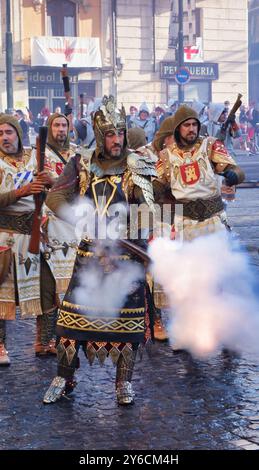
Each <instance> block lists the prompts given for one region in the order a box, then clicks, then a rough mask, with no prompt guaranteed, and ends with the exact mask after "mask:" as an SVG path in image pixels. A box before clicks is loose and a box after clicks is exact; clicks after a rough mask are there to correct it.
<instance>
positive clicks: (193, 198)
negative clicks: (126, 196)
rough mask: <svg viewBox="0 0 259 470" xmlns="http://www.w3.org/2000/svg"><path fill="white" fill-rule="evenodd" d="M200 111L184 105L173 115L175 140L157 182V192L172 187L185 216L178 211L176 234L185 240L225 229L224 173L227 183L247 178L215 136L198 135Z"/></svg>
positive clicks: (160, 165)
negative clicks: (222, 185)
mask: <svg viewBox="0 0 259 470" xmlns="http://www.w3.org/2000/svg"><path fill="white" fill-rule="evenodd" d="M199 131H200V121H199V119H198V115H197V113H196V112H195V111H194V110H193V109H192V108H190V107H188V106H181V107H180V108H179V109H178V110H177V112H176V113H175V116H174V139H175V142H174V143H173V144H172V145H170V146H169V147H168V148H167V149H165V150H164V151H163V152H161V154H160V160H159V162H158V164H157V171H158V174H159V178H158V180H157V181H155V182H154V187H155V190H156V193H157V194H158V195H160V194H161V190H164V189H165V188H170V190H171V193H172V195H173V196H174V198H175V200H176V204H182V207H183V216H182V217H181V216H180V215H177V214H175V218H174V223H175V231H176V236H179V235H180V234H181V235H183V238H184V239H185V240H192V239H193V238H195V237H197V236H199V235H203V234H208V233H212V232H215V231H218V230H222V229H223V228H224V226H225V224H226V215H225V212H224V205H223V202H222V199H221V194H220V190H221V181H219V180H218V176H217V175H218V174H220V175H223V176H224V177H225V180H226V184H227V185H228V186H232V185H236V184H239V183H241V182H242V181H243V180H244V173H243V171H242V170H241V169H240V168H239V167H238V166H237V165H236V163H235V161H234V160H233V158H232V157H231V156H230V155H229V154H228V152H227V150H226V149H225V147H224V145H223V143H222V142H221V141H218V140H216V139H215V138H212V137H205V138H200V137H199Z"/></svg>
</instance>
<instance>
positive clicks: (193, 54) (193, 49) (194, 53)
mask: <svg viewBox="0 0 259 470" xmlns="http://www.w3.org/2000/svg"><path fill="white" fill-rule="evenodd" d="M183 50H184V62H203V49H202V38H196V45H195V46H184V49H183Z"/></svg>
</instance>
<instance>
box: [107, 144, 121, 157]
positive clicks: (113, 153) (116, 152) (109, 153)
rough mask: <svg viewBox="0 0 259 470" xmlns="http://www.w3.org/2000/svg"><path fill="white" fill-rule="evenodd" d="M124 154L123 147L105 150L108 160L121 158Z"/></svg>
mask: <svg viewBox="0 0 259 470" xmlns="http://www.w3.org/2000/svg"><path fill="white" fill-rule="evenodd" d="M121 154H122V147H121V145H115V146H114V147H112V148H111V149H110V150H107V149H105V156H106V157H108V158H120V157H121Z"/></svg>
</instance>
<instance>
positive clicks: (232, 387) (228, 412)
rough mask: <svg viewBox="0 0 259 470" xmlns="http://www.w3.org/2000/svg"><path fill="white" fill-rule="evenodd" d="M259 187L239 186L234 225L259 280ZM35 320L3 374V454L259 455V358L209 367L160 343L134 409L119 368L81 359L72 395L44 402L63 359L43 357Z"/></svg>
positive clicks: (12, 329)
mask: <svg viewBox="0 0 259 470" xmlns="http://www.w3.org/2000/svg"><path fill="white" fill-rule="evenodd" d="M258 200H259V189H240V190H238V193H237V199H236V201H235V202H234V203H233V204H232V205H229V209H228V214H229V218H230V221H231V223H232V224H233V225H234V228H235V230H236V232H237V233H239V235H240V238H241V242H242V244H244V243H245V244H246V245H248V247H249V255H250V256H251V263H252V264H253V266H254V269H255V273H256V276H258V275H259V256H258V246H259V234H258V228H259V208H258ZM34 336H35V321H34V320H26V321H25V320H21V319H18V321H16V322H9V324H8V344H7V345H8V350H9V354H10V358H11V367H9V368H1V369H0V394H1V402H0V429H1V433H0V449H1V450H4V449H42V450H45V449H81V450H85V449H91V450H99V449H112V450H115V449H123V450H132V449H134V450H138V449H142V450H144V449H145V450H147V449H150V450H151V449H155V450H159V449H163V450H167V449H168V450H174V449H209V450H215V449H217V450H221V449H247V450H257V449H258V450H259V358H258V357H255V356H253V355H249V354H247V355H242V356H241V357H237V356H234V355H233V356H229V355H227V354H224V353H219V354H218V355H217V356H216V357H215V358H212V359H208V360H205V361H201V360H194V359H192V358H191V356H190V355H189V354H187V353H186V352H181V353H174V352H173V350H172V349H171V348H170V346H169V344H166V343H156V344H155V347H154V351H153V354H152V356H151V358H149V357H147V355H146V354H144V356H143V359H142V361H138V362H137V366H136V370H135V374H134V377H133V385H134V389H135V392H136V401H135V405H134V406H132V407H128V408H122V407H118V406H117V404H116V401H115V393H114V378H115V368H114V367H113V366H112V365H111V363H110V361H107V362H106V364H105V365H104V367H102V368H100V367H99V365H98V364H97V363H95V364H94V365H93V366H92V367H90V366H89V365H88V364H87V363H86V360H85V358H84V356H83V354H82V353H80V355H81V368H80V369H79V371H78V373H77V379H78V386H77V387H76V389H75V392H74V394H73V398H71V399H65V398H63V399H62V401H60V402H58V403H56V404H53V405H50V406H44V405H43V403H42V397H43V394H44V392H45V390H46V388H47V387H48V385H49V383H50V380H51V379H52V378H53V377H54V376H55V375H56V361H55V359H51V358H49V359H40V358H36V357H35V356H34V351H33V342H34Z"/></svg>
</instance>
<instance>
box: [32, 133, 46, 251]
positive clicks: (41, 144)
mask: <svg viewBox="0 0 259 470" xmlns="http://www.w3.org/2000/svg"><path fill="white" fill-rule="evenodd" d="M47 134H48V128H47V126H42V127H40V128H39V135H38V136H37V138H36V152H37V154H36V155H37V157H36V158H37V173H39V172H40V171H43V170H44V159H45V146H46V141H47ZM44 196H45V195H44V193H43V192H41V193H39V194H35V196H34V202H35V211H34V214H33V224H32V232H31V238H30V243H29V252H30V253H33V254H35V255H37V254H38V253H39V252H40V226H41V216H42V213H41V209H42V205H43V202H44Z"/></svg>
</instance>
